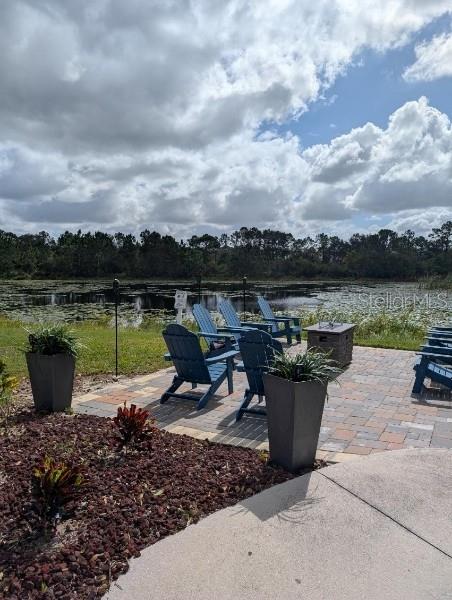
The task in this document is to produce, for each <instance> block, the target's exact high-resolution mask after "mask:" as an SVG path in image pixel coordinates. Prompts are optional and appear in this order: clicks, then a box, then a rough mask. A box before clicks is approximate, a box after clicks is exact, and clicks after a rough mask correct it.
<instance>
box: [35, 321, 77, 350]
mask: <svg viewBox="0 0 452 600" xmlns="http://www.w3.org/2000/svg"><path fill="white" fill-rule="evenodd" d="M80 347H81V345H80V342H79V341H78V340H77V339H76V337H75V335H74V333H73V332H72V331H71V330H70V329H68V327H66V326H65V325H43V326H42V327H40V328H39V329H37V330H36V331H34V332H31V333H29V334H28V347H27V349H26V352H31V353H33V354H44V355H45V356H53V355H54V354H66V355H68V356H74V357H77V355H78V352H79V350H80Z"/></svg>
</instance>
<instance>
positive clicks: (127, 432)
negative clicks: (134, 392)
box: [113, 402, 149, 449]
mask: <svg viewBox="0 0 452 600" xmlns="http://www.w3.org/2000/svg"><path fill="white" fill-rule="evenodd" d="M113 421H114V423H115V425H116V427H117V428H118V432H119V436H120V440H121V441H120V449H122V448H124V446H128V445H133V444H135V443H136V442H137V441H139V440H140V438H142V436H143V434H144V431H145V429H146V426H147V424H148V421H149V411H147V410H144V409H142V408H137V407H136V405H135V404H131V405H130V408H127V406H126V403H125V402H124V406H123V407H122V406H119V407H118V414H117V415H116V417H115V418H114V419H113Z"/></svg>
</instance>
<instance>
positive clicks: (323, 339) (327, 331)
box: [305, 321, 355, 367]
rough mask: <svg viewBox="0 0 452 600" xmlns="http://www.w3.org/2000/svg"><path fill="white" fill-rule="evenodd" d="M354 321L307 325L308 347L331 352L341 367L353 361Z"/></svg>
mask: <svg viewBox="0 0 452 600" xmlns="http://www.w3.org/2000/svg"><path fill="white" fill-rule="evenodd" d="M354 329H355V325H354V323H330V322H328V321H325V322H322V323H316V324H315V325H311V326H310V327H305V330H306V331H307V332H308V349H309V348H318V349H319V350H323V351H325V352H331V355H330V356H331V358H332V359H333V360H335V361H337V362H338V363H339V365H340V366H341V367H344V366H345V365H348V364H349V363H351V362H352V354H353V330H354Z"/></svg>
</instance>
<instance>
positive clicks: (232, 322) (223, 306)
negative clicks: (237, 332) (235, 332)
mask: <svg viewBox="0 0 452 600" xmlns="http://www.w3.org/2000/svg"><path fill="white" fill-rule="evenodd" d="M218 310H219V311H220V313H221V316H222V317H223V319H224V320H225V322H226V325H227V326H228V327H239V328H240V327H242V323H241V322H240V319H239V316H238V314H237V313H236V310H235V308H234V307H233V306H232V304H231V301H230V300H221V302H219V303H218Z"/></svg>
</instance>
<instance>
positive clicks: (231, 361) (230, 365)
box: [226, 358, 234, 394]
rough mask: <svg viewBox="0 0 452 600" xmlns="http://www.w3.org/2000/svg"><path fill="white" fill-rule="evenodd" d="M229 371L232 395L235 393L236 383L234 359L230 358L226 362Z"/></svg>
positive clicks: (229, 385)
mask: <svg viewBox="0 0 452 600" xmlns="http://www.w3.org/2000/svg"><path fill="white" fill-rule="evenodd" d="M226 365H227V370H228V375H227V376H228V393H229V394H232V392H233V391H234V381H233V371H234V359H233V358H228V360H227V361H226Z"/></svg>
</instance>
